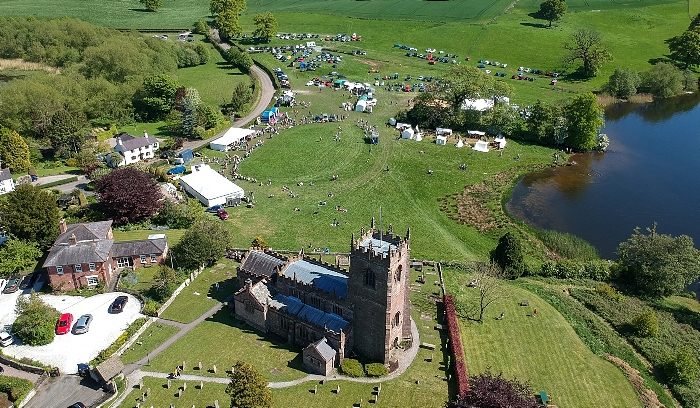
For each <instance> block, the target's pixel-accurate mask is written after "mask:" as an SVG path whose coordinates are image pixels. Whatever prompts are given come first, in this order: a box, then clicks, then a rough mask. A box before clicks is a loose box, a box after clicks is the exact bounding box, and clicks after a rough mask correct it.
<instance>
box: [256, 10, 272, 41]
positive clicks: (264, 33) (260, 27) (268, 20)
mask: <svg viewBox="0 0 700 408" xmlns="http://www.w3.org/2000/svg"><path fill="white" fill-rule="evenodd" d="M253 23H255V30H253V35H255V36H257V37H260V38H262V39H264V40H265V42H270V38H272V37H274V36H275V35H277V19H276V18H275V16H273V15H272V13H270V12H269V11H266V12H264V13H260V14H256V15H255V16H253Z"/></svg>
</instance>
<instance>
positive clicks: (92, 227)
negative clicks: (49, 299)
mask: <svg viewBox="0 0 700 408" xmlns="http://www.w3.org/2000/svg"><path fill="white" fill-rule="evenodd" d="M59 229H60V234H59V235H58V237H57V238H56V241H55V242H54V244H53V246H52V247H51V250H50V252H49V255H48V256H47V257H46V261H45V262H44V264H43V268H45V269H46V273H47V274H48V277H49V283H50V284H51V285H52V286H53V288H54V289H57V290H74V289H77V288H81V287H88V288H91V287H95V286H97V285H98V284H99V283H100V282H104V284H105V285H109V282H110V281H111V279H112V274H113V272H115V271H116V270H118V269H120V268H123V267H127V266H128V267H139V266H150V265H155V264H159V263H162V261H163V259H164V258H165V257H166V256H167V252H168V243H167V239H166V238H165V235H162V234H161V235H155V236H152V237H149V239H147V240H140V241H129V242H117V243H115V242H114V236H113V234H112V221H99V222H89V223H81V224H66V221H65V220H61V222H60V224H59ZM115 253H116V254H118V255H119V258H115ZM144 258H145V259H144ZM120 260H124V262H120ZM127 260H128V261H127ZM135 260H138V262H137V261H135ZM142 260H144V261H145V262H140V261H142Z"/></svg>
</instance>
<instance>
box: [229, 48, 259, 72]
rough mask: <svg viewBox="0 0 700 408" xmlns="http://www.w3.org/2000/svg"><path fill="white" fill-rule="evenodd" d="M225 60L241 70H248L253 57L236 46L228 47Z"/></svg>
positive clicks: (251, 64)
mask: <svg viewBox="0 0 700 408" xmlns="http://www.w3.org/2000/svg"><path fill="white" fill-rule="evenodd" d="M226 60H227V61H228V62H230V63H231V65H233V66H235V67H237V68H238V69H240V70H241V71H243V72H248V71H249V70H250V67H252V66H253V59H252V58H250V55H248V54H247V53H244V52H241V50H239V49H238V48H236V47H231V48H229V50H228V51H227V52H226Z"/></svg>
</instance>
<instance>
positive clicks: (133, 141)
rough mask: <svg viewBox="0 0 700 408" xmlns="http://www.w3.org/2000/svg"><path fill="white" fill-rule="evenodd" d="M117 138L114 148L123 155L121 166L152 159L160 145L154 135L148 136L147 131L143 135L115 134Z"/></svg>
mask: <svg viewBox="0 0 700 408" xmlns="http://www.w3.org/2000/svg"><path fill="white" fill-rule="evenodd" d="M115 139H116V141H117V145H116V146H114V150H115V151H116V152H118V153H119V154H120V155H121V156H122V161H121V162H120V163H119V166H125V165H127V164H132V163H136V162H139V161H141V160H148V159H152V158H154V157H155V152H156V150H158V147H159V146H158V140H157V139H156V138H155V137H153V136H148V133H146V132H143V137H137V136H132V135H130V134H128V133H120V134H118V135H117V136H115Z"/></svg>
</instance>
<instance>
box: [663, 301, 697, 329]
mask: <svg viewBox="0 0 700 408" xmlns="http://www.w3.org/2000/svg"><path fill="white" fill-rule="evenodd" d="M654 307H655V308H656V309H658V310H661V311H664V312H668V313H670V314H671V315H673V318H674V319H676V321H678V323H682V324H687V325H690V326H692V327H693V328H694V329H695V330H700V314H698V313H696V312H694V311H692V310H689V309H688V308H686V307H683V306H680V305H675V304H669V303H667V302H664V301H661V302H655V303H654Z"/></svg>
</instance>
